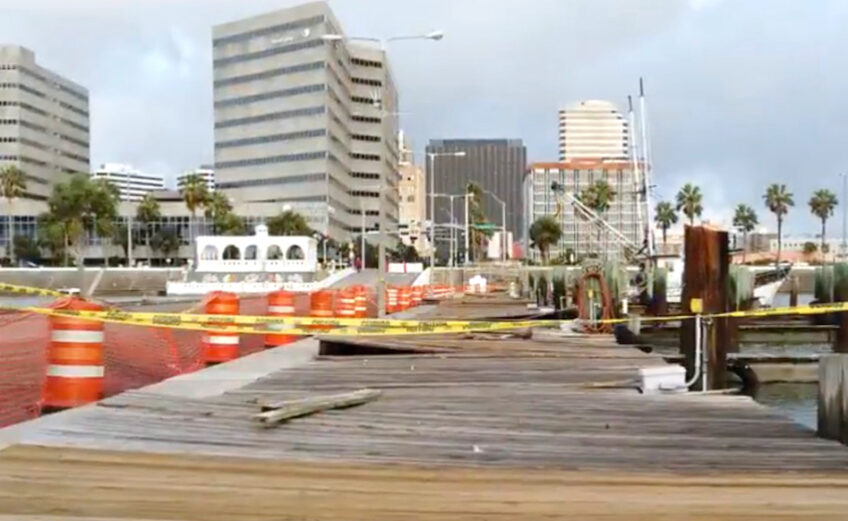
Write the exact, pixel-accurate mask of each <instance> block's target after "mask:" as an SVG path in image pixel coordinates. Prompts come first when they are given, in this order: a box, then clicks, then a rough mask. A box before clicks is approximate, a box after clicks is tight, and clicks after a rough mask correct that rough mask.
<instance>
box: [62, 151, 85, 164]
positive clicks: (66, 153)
mask: <svg viewBox="0 0 848 521" xmlns="http://www.w3.org/2000/svg"><path fill="white" fill-rule="evenodd" d="M60 154H62V155H63V156H65V157H67V158H70V159H76V160H77V161H81V162H83V163H86V164H88V157H86V156H81V155H79V154H72V153H70V152H65V151H61V152H60Z"/></svg>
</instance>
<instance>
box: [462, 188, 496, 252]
mask: <svg viewBox="0 0 848 521" xmlns="http://www.w3.org/2000/svg"><path fill="white" fill-rule="evenodd" d="M465 193H466V195H467V196H468V197H469V201H468V225H469V227H470V228H471V229H470V231H469V234H470V237H469V238H470V241H469V247H470V248H471V249H472V251H471V252H466V255H467V256H468V258H469V260H474V257H477V260H480V258H481V257H482V253H483V246H484V245H485V243H486V238H487V237H489V236H490V235H491V234H492V230H490V229H481V228H478V226H479V225H485V224H486V223H487V222H488V219H486V212H485V210H484V209H483V188H482V187H480V185H478V184H477V183H468V184H467V185H466V186H465ZM472 253H473V255H472Z"/></svg>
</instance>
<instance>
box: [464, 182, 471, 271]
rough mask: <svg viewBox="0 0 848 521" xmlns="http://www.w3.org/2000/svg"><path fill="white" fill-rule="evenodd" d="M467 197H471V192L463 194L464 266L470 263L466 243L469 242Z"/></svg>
mask: <svg viewBox="0 0 848 521" xmlns="http://www.w3.org/2000/svg"><path fill="white" fill-rule="evenodd" d="M469 199H471V194H469V193H466V194H465V262H464V264H465V265H466V266H468V265H469V264H471V259H470V257H471V255H469V254H470V249H469V247H468V245H469V243H470V241H469V240H468V239H469V237H468V235H469V234H468V200H469Z"/></svg>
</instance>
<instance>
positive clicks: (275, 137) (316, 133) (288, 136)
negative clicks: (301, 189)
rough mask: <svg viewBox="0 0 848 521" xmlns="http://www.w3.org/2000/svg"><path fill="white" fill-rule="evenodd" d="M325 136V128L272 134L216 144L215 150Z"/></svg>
mask: <svg viewBox="0 0 848 521" xmlns="http://www.w3.org/2000/svg"><path fill="white" fill-rule="evenodd" d="M325 135H327V130H326V129H323V128H319V129H315V130H302V131H300V132H287V133H285V134H272V135H270V136H259V137H249V138H243V139H233V140H231V141H221V142H220V143H215V148H231V147H241V146H247V145H259V144H263V143H276V142H278V141H290V140H293V139H307V138H311V137H320V136H325Z"/></svg>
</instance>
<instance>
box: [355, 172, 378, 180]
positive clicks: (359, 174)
mask: <svg viewBox="0 0 848 521" xmlns="http://www.w3.org/2000/svg"><path fill="white" fill-rule="evenodd" d="M350 176H351V177H356V178H357V179H380V174H374V173H371V172H351V173H350Z"/></svg>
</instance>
